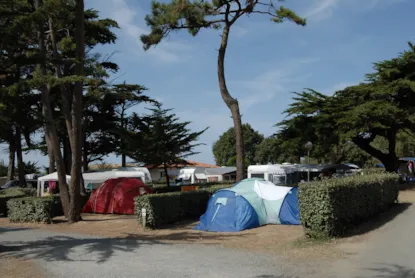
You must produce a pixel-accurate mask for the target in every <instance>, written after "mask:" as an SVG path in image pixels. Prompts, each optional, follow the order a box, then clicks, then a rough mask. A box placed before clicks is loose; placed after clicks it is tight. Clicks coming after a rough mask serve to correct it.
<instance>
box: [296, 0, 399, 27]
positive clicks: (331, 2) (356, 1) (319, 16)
mask: <svg viewBox="0 0 415 278" xmlns="http://www.w3.org/2000/svg"><path fill="white" fill-rule="evenodd" d="M406 1H407V0H314V1H312V4H311V6H310V7H308V8H307V9H306V10H305V12H304V13H303V14H304V17H306V18H307V19H308V20H309V21H315V22H316V21H322V20H325V19H328V18H330V17H332V15H333V13H334V11H335V10H340V9H342V10H345V9H347V8H348V9H350V10H351V11H353V12H362V11H363V12H364V11H370V10H373V9H375V8H385V7H389V6H390V5H394V4H399V3H403V2H406Z"/></svg>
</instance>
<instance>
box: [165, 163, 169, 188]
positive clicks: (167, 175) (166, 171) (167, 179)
mask: <svg viewBox="0 0 415 278" xmlns="http://www.w3.org/2000/svg"><path fill="white" fill-rule="evenodd" d="M163 168H164V176H165V177H166V184H167V186H170V177H169V171H168V168H167V164H166V163H164V164H163Z"/></svg>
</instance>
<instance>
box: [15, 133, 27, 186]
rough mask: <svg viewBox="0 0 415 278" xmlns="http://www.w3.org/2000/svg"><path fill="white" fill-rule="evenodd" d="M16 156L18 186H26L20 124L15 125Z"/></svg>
mask: <svg viewBox="0 0 415 278" xmlns="http://www.w3.org/2000/svg"><path fill="white" fill-rule="evenodd" d="M15 142H16V156H17V169H18V174H19V186H20V187H26V178H25V169H24V162H23V151H22V130H21V128H20V126H16V140H15Z"/></svg>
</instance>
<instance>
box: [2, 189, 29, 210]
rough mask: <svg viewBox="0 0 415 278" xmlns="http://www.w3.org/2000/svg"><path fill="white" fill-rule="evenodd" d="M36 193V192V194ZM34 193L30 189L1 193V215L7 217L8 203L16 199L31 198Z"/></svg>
mask: <svg viewBox="0 0 415 278" xmlns="http://www.w3.org/2000/svg"><path fill="white" fill-rule="evenodd" d="M35 193H36V192H35ZM30 194H32V192H31V191H30V190H29V189H24V190H23V189H21V188H10V189H5V190H1V191H0V214H3V216H4V217H7V202H8V201H9V200H11V199H14V198H22V197H24V196H31V195H30Z"/></svg>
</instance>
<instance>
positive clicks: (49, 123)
mask: <svg viewBox="0 0 415 278" xmlns="http://www.w3.org/2000/svg"><path fill="white" fill-rule="evenodd" d="M34 4H35V7H36V9H38V8H40V6H41V1H40V0H35V1H34ZM38 28H39V31H38V44H39V52H40V54H41V55H43V56H44V55H45V41H44V32H43V26H42V24H39V26H38ZM38 67H39V70H40V74H41V75H43V76H46V67H45V65H44V64H42V63H40V64H39V65H38ZM40 91H41V102H42V114H43V118H44V122H45V123H44V125H45V134H46V136H47V137H48V138H49V140H50V146H51V148H52V151H53V154H54V156H55V162H56V168H57V172H58V182H59V194H60V198H61V203H62V208H63V212H64V214H65V216H66V217H68V216H69V203H70V196H69V191H68V184H67V182H66V172H65V166H64V163H63V160H62V154H61V150H60V144H59V138H58V134H57V131H56V127H55V123H54V122H53V116H52V107H51V102H50V85H49V84H47V85H45V86H42V87H41V88H40Z"/></svg>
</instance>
